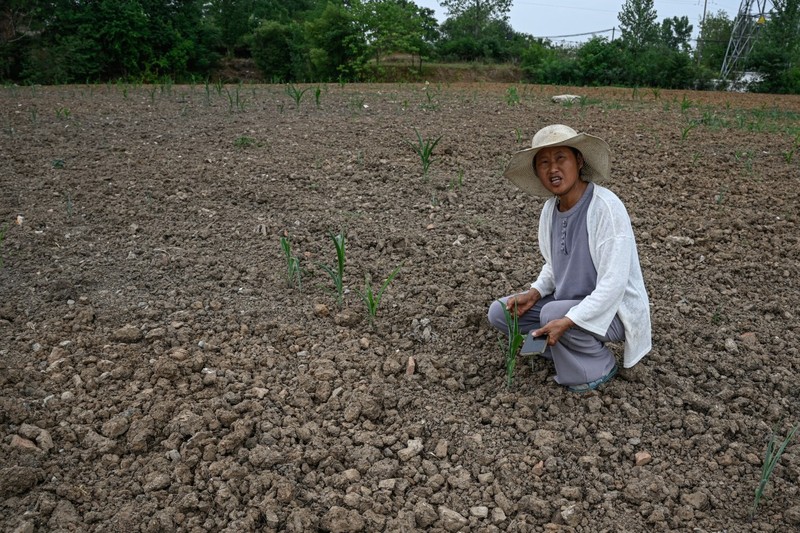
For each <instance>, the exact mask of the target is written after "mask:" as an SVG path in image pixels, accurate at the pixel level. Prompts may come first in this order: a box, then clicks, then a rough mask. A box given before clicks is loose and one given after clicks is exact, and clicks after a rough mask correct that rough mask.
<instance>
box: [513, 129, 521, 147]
mask: <svg viewBox="0 0 800 533" xmlns="http://www.w3.org/2000/svg"><path fill="white" fill-rule="evenodd" d="M514 135H515V136H516V138H517V144H519V143H521V142H522V130H521V129H519V128H514Z"/></svg>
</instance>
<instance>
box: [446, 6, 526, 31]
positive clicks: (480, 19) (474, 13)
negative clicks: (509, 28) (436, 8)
mask: <svg viewBox="0 0 800 533" xmlns="http://www.w3.org/2000/svg"><path fill="white" fill-rule="evenodd" d="M512 3H513V2H512V0H440V2H439V4H440V5H441V6H442V7H443V8H445V9H446V10H447V15H448V18H452V19H460V20H461V26H462V27H463V29H464V30H465V31H466V32H467V34H468V35H470V36H471V37H473V38H476V39H477V38H478V37H480V35H481V33H482V32H483V31H484V30H485V29H486V27H487V26H488V25H489V23H490V22H491V21H493V20H502V21H507V20H508V12H509V11H510V10H511V4H512Z"/></svg>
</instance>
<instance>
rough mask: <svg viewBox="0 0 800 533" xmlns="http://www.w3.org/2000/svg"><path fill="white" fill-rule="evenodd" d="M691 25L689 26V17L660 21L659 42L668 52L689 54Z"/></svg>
mask: <svg viewBox="0 0 800 533" xmlns="http://www.w3.org/2000/svg"><path fill="white" fill-rule="evenodd" d="M692 29H693V27H692V25H691V24H689V17H671V18H665V19H664V20H662V21H661V26H660V31H659V34H660V40H661V43H662V44H664V45H665V46H666V47H667V48H669V49H670V50H675V51H677V52H685V53H687V54H688V53H689V51H690V50H691V48H692V47H691V45H690V44H689V39H691V37H692Z"/></svg>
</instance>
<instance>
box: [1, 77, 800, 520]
mask: <svg viewBox="0 0 800 533" xmlns="http://www.w3.org/2000/svg"><path fill="white" fill-rule="evenodd" d="M309 87H311V88H310V90H309V91H308V92H307V93H305V96H304V98H303V100H302V103H301V105H300V108H299V109H297V108H296V105H295V102H294V101H293V99H291V98H290V97H289V96H288V95H287V92H286V88H285V87H284V86H275V85H272V86H270V85H241V86H236V85H228V86H224V87H223V86H213V85H212V86H208V87H205V86H202V85H196V86H160V87H158V86H123V85H107V86H66V87H24V88H22V87H5V88H3V89H2V90H0V104H2V110H3V111H2V120H3V122H2V131H1V132H0V138H1V139H2V142H0V168H2V172H1V173H0V179H1V180H2V196H1V197H0V229H4V230H5V231H4V233H3V237H4V238H3V239H2V240H1V241H0V257H2V269H0V339H1V341H0V437H2V438H0V529H2V530H4V531H18V532H30V531H98V532H99V531H119V532H127V531H148V532H149V531H153V532H155V531H191V532H195V531H197V532H200V531H315V530H325V531H336V532H345V531H414V530H427V531H488V532H491V531H515V532H517V531H576V532H617V531H631V532H636V531H687V532H690V531H691V532H694V531H705V532H712V531H714V532H722V531H727V532H750V531H762V532H785V531H792V530H798V529H799V528H800V438H796V439H795V440H794V441H793V442H792V443H791V444H790V445H789V446H788V447H787V448H786V451H785V453H784V454H783V456H782V458H781V460H780V462H779V464H778V466H777V467H776V469H775V471H774V473H773V475H772V477H771V479H770V480H769V483H768V485H767V487H766V492H765V498H764V500H762V502H761V505H760V507H759V508H758V511H757V513H756V514H755V518H754V519H753V520H752V521H751V520H750V517H749V512H750V508H751V506H752V503H753V496H754V491H755V489H756V487H757V485H758V481H759V479H760V473H761V467H762V460H763V457H764V452H765V449H766V446H767V442H768V440H769V437H770V435H771V432H772V431H773V430H775V431H776V433H777V435H778V436H779V437H783V436H785V435H786V434H787V433H788V431H789V430H790V429H791V427H792V426H793V425H794V424H795V423H797V422H800V400H799V398H800V379H799V378H798V374H799V373H800V354H799V353H798V344H799V342H800V330H799V329H798V294H799V293H798V289H799V288H800V286H799V285H798V283H799V282H798V280H800V262H799V259H800V254H799V253H798V251H799V250H800V243H799V242H798V238H799V237H800V232H798V227H797V226H798V205H799V204H800V202H799V200H800V197H799V193H798V191H800V154H798V153H795V152H797V151H798V142H800V139H798V137H797V136H798V134H799V133H800V121H799V120H798V117H800V115H798V113H800V98H798V97H796V96H795V97H777V96H771V95H769V96H768V95H760V96H758V95H742V94H728V93H696V92H688V91H650V90H639V91H633V90H630V89H582V88H570V87H541V86H527V85H520V84H517V85H513V86H512V85H504V84H471V85H470V84H458V85H455V84H453V85H450V84H443V85H441V84H435V83H433V84H386V85H345V86H338V85H323V86H319V87H320V92H319V105H316V104H315V97H314V96H315V94H314V93H315V88H316V87H317V86H309ZM512 87H513V89H514V90H513V91H512V90H511V88H512ZM514 91H516V95H517V96H518V97H519V102H518V103H516V104H515V105H511V104H510V103H509V99H512V97H513V96H514ZM561 92H569V93H573V94H578V95H583V96H585V99H584V100H583V101H582V102H580V103H575V104H572V105H568V106H565V105H560V104H554V103H552V102H551V100H550V97H551V96H552V95H554V94H558V93H561ZM554 122H561V123H566V124H569V125H571V126H573V127H574V128H576V129H577V130H582V131H587V132H590V133H593V134H596V135H599V136H601V137H603V138H605V139H607V140H608V142H609V144H610V145H611V148H612V150H613V153H614V157H613V162H612V165H613V176H614V181H613V182H612V183H611V184H610V185H609V187H610V188H611V189H612V190H614V191H615V192H616V193H617V194H618V195H619V196H620V197H621V198H622V200H623V201H624V202H625V204H626V206H627V208H628V210H629V212H630V214H631V218H632V221H633V225H634V231H635V232H636V236H637V242H638V246H639V253H640V257H641V260H642V265H643V270H644V275H645V280H646V283H647V288H648V291H649V293H650V298H651V305H652V318H653V327H654V330H653V337H654V348H653V351H652V352H651V353H650V354H649V355H648V356H647V357H646V358H645V359H644V360H643V361H642V362H641V363H639V364H638V365H637V366H635V367H634V368H632V369H629V370H625V371H621V373H620V375H619V376H618V377H617V378H616V379H614V380H613V381H611V382H610V383H608V384H607V385H605V386H603V387H602V388H601V389H600V390H598V391H594V392H592V393H590V394H587V395H576V394H573V393H570V392H569V391H567V390H566V389H564V388H562V387H559V386H558V385H556V384H555V383H553V382H552V381H551V380H549V379H548V376H549V374H550V373H551V369H550V368H549V367H548V365H547V364H545V362H544V361H536V362H535V363H534V364H533V365H529V364H520V365H519V366H518V368H517V371H516V374H515V378H514V383H513V385H512V386H511V388H506V386H505V371H504V364H503V356H502V353H501V351H500V348H499V347H498V336H497V334H496V333H495V332H494V331H492V330H491V328H490V327H489V326H488V324H487V321H486V318H485V313H486V309H487V307H488V305H489V304H490V303H491V301H492V300H493V299H494V298H496V297H499V296H502V295H505V294H509V293H511V292H513V291H516V290H521V289H523V288H525V287H526V285H527V283H529V282H530V281H532V280H533V279H534V278H535V276H536V274H537V272H538V269H539V267H540V266H541V258H540V256H539V254H538V251H537V246H536V240H535V229H536V223H537V219H538V214H539V210H540V208H541V201H540V200H538V199H533V198H530V197H527V196H525V195H524V194H523V193H521V192H519V191H518V190H516V189H515V188H514V187H513V186H512V185H511V184H509V183H507V182H505V181H504V180H503V179H502V177H500V174H501V170H502V168H503V167H504V165H505V163H506V162H507V161H508V159H509V157H510V155H511V154H512V153H513V152H514V151H515V150H518V149H520V148H522V147H524V146H525V145H526V144H527V143H529V140H530V138H531V136H532V135H533V133H534V132H535V131H536V130H537V129H538V128H539V127H541V126H543V125H545V124H549V123H554ZM415 128H416V129H417V130H418V131H419V132H420V134H421V135H422V137H423V138H424V139H432V138H436V137H438V136H441V141H440V143H439V144H438V146H437V147H436V149H435V151H434V155H433V161H432V165H431V168H430V170H429V172H428V175H427V176H423V175H422V166H421V163H420V160H419V158H418V157H417V156H416V155H415V154H414V153H413V151H412V149H411V147H410V146H409V145H408V143H407V142H406V141H416V134H415V132H414V130H415ZM18 222H20V223H18ZM342 229H344V230H346V235H347V241H346V265H345V274H344V289H345V292H344V298H343V305H342V306H341V308H340V307H339V306H337V303H336V298H335V296H334V294H333V292H332V288H333V283H332V281H331V279H330V277H329V276H328V275H327V274H326V273H325V272H324V271H323V269H322V267H321V266H320V265H321V264H326V265H331V266H332V265H335V262H336V259H335V252H334V247H333V243H332V241H331V239H330V233H331V232H334V233H336V232H338V231H340V230H342ZM281 236H286V237H288V238H289V239H290V241H291V245H292V251H293V253H294V254H295V255H296V256H297V257H298V258H299V260H300V266H301V269H302V278H301V280H302V285H301V287H299V288H298V287H297V286H293V285H290V284H289V283H288V281H287V276H286V266H287V265H286V260H285V257H284V254H283V251H282V249H281V246H280V241H279V239H280V237H281ZM397 265H402V267H401V271H400V274H399V276H398V277H397V278H396V279H395V280H394V281H393V282H392V283H391V285H390V286H389V287H388V289H387V290H386V293H385V295H384V298H383V300H382V301H381V303H380V308H379V310H378V313H377V317H376V320H375V323H374V326H373V325H371V324H370V322H369V320H367V314H366V312H365V308H364V305H363V303H362V302H361V299H360V297H359V293H358V291H359V290H362V289H363V287H364V279H365V276H368V277H370V278H371V279H372V280H373V285H378V284H379V283H380V282H381V281H382V280H383V279H385V277H386V276H387V275H388V274H389V273H390V272H391V271H392V269H393V268H394V267H395V266H397ZM618 348H619V347H616V348H615V349H618ZM410 358H413V360H414V361H415V368H414V372H413V373H412V374H410V375H408V374H407V365H408V362H409V359H410ZM637 454H638V455H637ZM642 454H647V455H649V457H650V460H649V461H648V460H641V461H640V462H641V464H638V465H637V457H639V458H640V459H641V458H642V457H643V455H642Z"/></svg>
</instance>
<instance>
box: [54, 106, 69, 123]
mask: <svg viewBox="0 0 800 533" xmlns="http://www.w3.org/2000/svg"><path fill="white" fill-rule="evenodd" d="M69 115H70V112H69V108H68V107H57V108H56V118H57V119H59V120H60V119H62V118H63V119H68V118H69Z"/></svg>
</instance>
